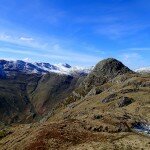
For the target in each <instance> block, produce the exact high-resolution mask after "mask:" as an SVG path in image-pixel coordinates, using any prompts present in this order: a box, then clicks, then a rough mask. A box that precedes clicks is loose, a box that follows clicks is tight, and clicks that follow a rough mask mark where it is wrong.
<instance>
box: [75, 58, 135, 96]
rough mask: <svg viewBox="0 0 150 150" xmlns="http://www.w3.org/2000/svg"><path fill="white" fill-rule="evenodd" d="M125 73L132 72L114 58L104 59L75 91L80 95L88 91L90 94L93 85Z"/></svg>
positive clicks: (96, 85)
mask: <svg viewBox="0 0 150 150" xmlns="http://www.w3.org/2000/svg"><path fill="white" fill-rule="evenodd" d="M126 73H129V74H130V73H134V72H133V71H132V70H130V69H129V68H128V67H126V66H125V65H124V64H122V63H121V62H120V61H118V60H116V59H114V58H108V59H104V60H102V61H100V62H99V63H98V64H97V65H96V66H95V68H94V69H93V70H92V71H91V73H90V74H89V75H88V76H87V77H86V78H85V80H84V81H83V82H82V83H81V84H80V86H79V88H78V89H77V91H78V93H82V94H81V97H82V96H85V95H87V94H88V93H89V95H90V94H91V92H92V91H91V89H93V88H94V87H98V86H101V85H103V84H104V83H106V82H108V81H110V80H112V79H113V78H115V77H116V76H118V75H123V74H126ZM76 93H77V92H76ZM99 93H100V92H99Z"/></svg>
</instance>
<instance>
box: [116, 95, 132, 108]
mask: <svg viewBox="0 0 150 150" xmlns="http://www.w3.org/2000/svg"><path fill="white" fill-rule="evenodd" d="M132 102H133V99H132V98H129V97H122V98H121V99H120V101H119V102H118V106H119V107H124V106H127V105H130V104H131V103H132Z"/></svg>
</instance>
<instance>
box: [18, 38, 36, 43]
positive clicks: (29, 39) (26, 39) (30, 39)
mask: <svg viewBox="0 0 150 150" xmlns="http://www.w3.org/2000/svg"><path fill="white" fill-rule="evenodd" d="M20 40H22V41H27V42H31V41H33V40H34V39H33V38H31V37H20Z"/></svg>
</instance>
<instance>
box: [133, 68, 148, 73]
mask: <svg viewBox="0 0 150 150" xmlns="http://www.w3.org/2000/svg"><path fill="white" fill-rule="evenodd" d="M135 71H136V72H138V73H150V67H143V68H139V69H136V70H135Z"/></svg>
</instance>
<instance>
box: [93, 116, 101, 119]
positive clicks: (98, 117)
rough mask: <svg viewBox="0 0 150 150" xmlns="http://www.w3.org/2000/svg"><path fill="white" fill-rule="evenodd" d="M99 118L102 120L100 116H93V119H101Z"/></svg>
mask: <svg viewBox="0 0 150 150" xmlns="http://www.w3.org/2000/svg"><path fill="white" fill-rule="evenodd" d="M101 118H103V116H102V115H94V116H93V119H101Z"/></svg>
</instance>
